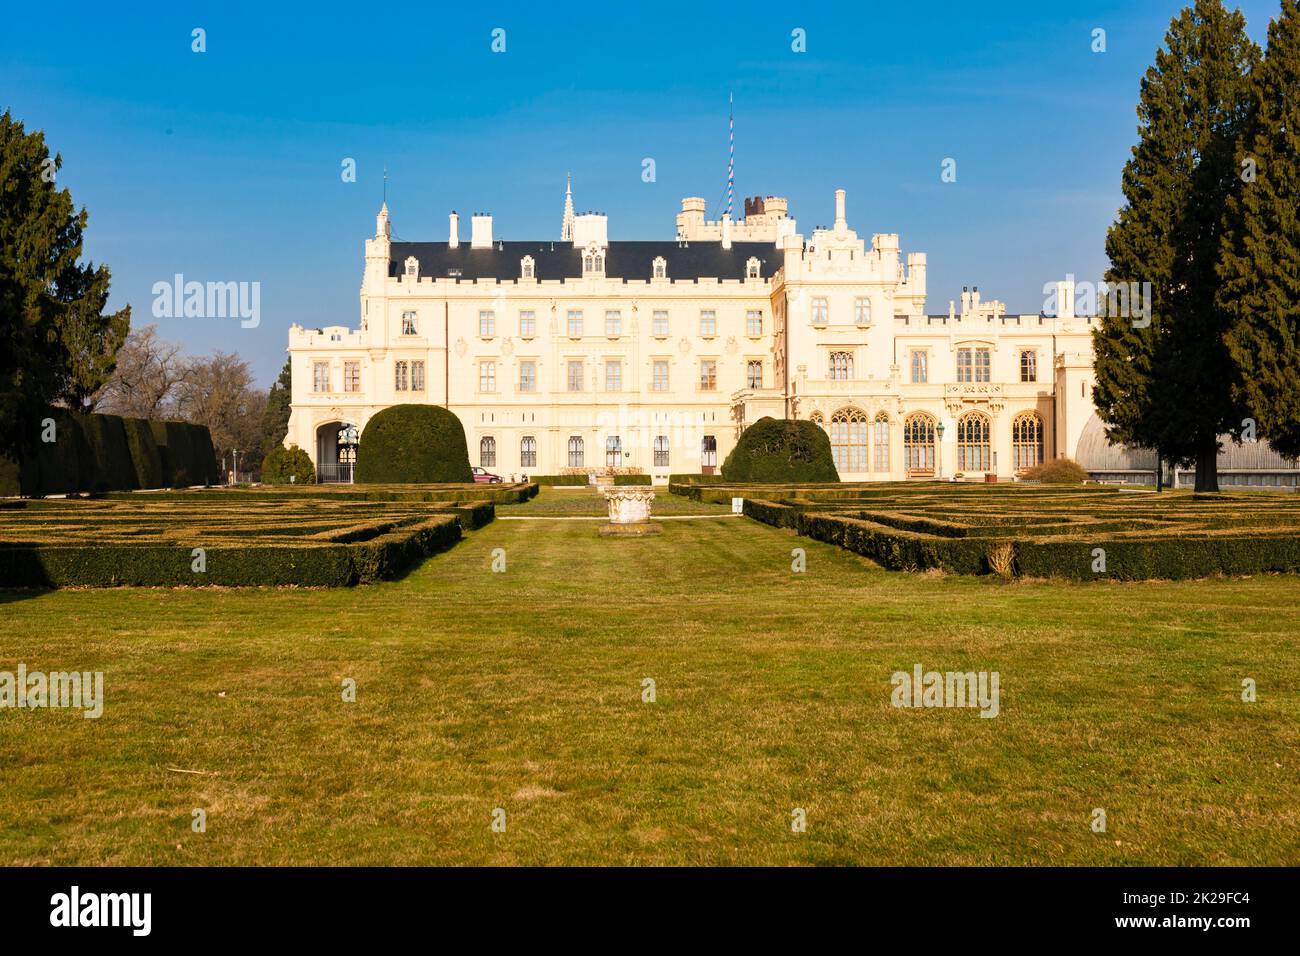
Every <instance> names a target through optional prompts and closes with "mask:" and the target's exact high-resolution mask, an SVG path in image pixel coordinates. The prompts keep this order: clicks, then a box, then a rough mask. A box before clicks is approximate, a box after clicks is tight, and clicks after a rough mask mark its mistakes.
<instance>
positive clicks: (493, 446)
mask: <svg viewBox="0 0 1300 956" xmlns="http://www.w3.org/2000/svg"><path fill="white" fill-rule="evenodd" d="M478 463H479V466H480V467H482V468H495V467H496V465H497V440H496V439H495V438H493V437H492V436H491V435H489V436H487V437H486V438H482V439H480V440H479V443H478Z"/></svg>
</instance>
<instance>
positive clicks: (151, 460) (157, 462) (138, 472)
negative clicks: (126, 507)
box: [122, 418, 163, 488]
mask: <svg viewBox="0 0 1300 956" xmlns="http://www.w3.org/2000/svg"><path fill="white" fill-rule="evenodd" d="M122 427H123V429H124V430H125V432H126V447H127V452H128V454H130V456H131V466H132V469H133V470H134V471H135V487H137V488H161V487H162V479H163V470H162V453H161V452H160V451H159V450H158V442H157V441H156V440H155V439H154V437H153V429H152V428H150V427H149V423H148V422H147V421H145V420H144V419H143V418H124V419H122Z"/></svg>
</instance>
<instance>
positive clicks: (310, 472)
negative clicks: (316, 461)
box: [262, 445, 316, 485]
mask: <svg viewBox="0 0 1300 956" xmlns="http://www.w3.org/2000/svg"><path fill="white" fill-rule="evenodd" d="M291 478H292V479H293V480H292V481H290V479H291ZM262 483H263V484H267V485H290V484H292V485H314V484H316V469H315V468H313V467H312V463H311V458H310V457H309V456H308V455H307V453H306V452H305V451H303V450H302V449H301V448H299V447H298V446H297V445H290V446H289V447H288V448H285V447H284V446H283V445H276V446H275V447H274V448H272V449H271V451H270V454H268V455H267V456H266V458H264V459H263V460H262Z"/></svg>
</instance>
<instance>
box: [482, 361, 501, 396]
mask: <svg viewBox="0 0 1300 956" xmlns="http://www.w3.org/2000/svg"><path fill="white" fill-rule="evenodd" d="M478 390H479V391H480V392H495V391H496V390H497V363H496V362H479V363H478Z"/></svg>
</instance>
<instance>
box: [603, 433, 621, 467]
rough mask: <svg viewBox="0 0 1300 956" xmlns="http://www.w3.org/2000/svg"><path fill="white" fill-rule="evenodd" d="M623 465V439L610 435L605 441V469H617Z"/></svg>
mask: <svg viewBox="0 0 1300 956" xmlns="http://www.w3.org/2000/svg"><path fill="white" fill-rule="evenodd" d="M621 464H623V439H621V438H619V437H618V436H617V435H610V436H609V437H608V438H606V439H605V467H606V468H617V467H618V466H619V465H621Z"/></svg>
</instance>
